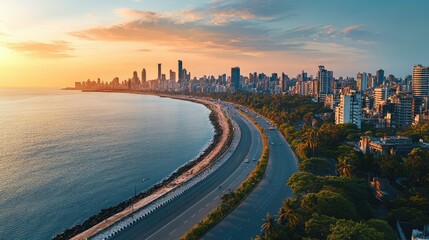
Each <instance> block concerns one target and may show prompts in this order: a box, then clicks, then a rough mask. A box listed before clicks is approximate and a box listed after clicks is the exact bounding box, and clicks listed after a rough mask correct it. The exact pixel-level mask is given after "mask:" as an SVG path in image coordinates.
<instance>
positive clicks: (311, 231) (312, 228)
mask: <svg viewBox="0 0 429 240" xmlns="http://www.w3.org/2000/svg"><path fill="white" fill-rule="evenodd" d="M336 222H337V219H336V218H334V217H328V216H326V215H320V214H313V217H312V218H311V219H310V220H308V221H307V222H306V223H305V233H306V235H307V237H310V238H315V239H326V237H328V235H329V233H330V227H331V226H333V225H335V223H336Z"/></svg>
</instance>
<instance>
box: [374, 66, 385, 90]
mask: <svg viewBox="0 0 429 240" xmlns="http://www.w3.org/2000/svg"><path fill="white" fill-rule="evenodd" d="M375 77H376V79H377V81H376V82H375V84H374V87H378V86H380V85H381V84H383V81H384V70H383V69H378V70H377V72H376V73H375Z"/></svg>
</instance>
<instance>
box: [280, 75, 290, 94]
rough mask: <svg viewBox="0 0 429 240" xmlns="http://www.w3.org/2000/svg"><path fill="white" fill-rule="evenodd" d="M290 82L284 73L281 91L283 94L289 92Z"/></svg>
mask: <svg viewBox="0 0 429 240" xmlns="http://www.w3.org/2000/svg"><path fill="white" fill-rule="evenodd" d="M289 81H290V79H289V76H288V75H286V74H285V73H282V78H281V79H280V89H281V91H282V92H287V89H288V83H289Z"/></svg>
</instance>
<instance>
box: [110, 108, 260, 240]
mask: <svg viewBox="0 0 429 240" xmlns="http://www.w3.org/2000/svg"><path fill="white" fill-rule="evenodd" d="M225 109H227V111H228V112H229V113H230V115H231V116H233V117H234V119H235V121H236V122H237V123H238V125H239V127H240V130H241V138H240V142H239V143H238V146H237V148H236V149H235V150H234V152H233V154H232V155H231V157H230V158H229V159H228V160H227V161H226V162H225V163H224V165H222V166H221V167H220V168H219V169H218V170H216V171H215V172H214V173H212V174H211V175H210V176H209V177H207V178H206V179H205V180H204V181H202V182H201V183H199V184H197V185H196V186H194V187H193V188H192V189H190V190H189V191H187V192H185V193H184V194H183V195H181V196H179V197H177V198H176V199H174V200H173V201H171V202H170V203H169V204H167V205H165V206H163V207H161V208H160V209H158V210H156V211H155V212H153V213H152V214H150V215H149V216H147V217H145V218H144V219H142V220H141V221H139V222H138V223H136V224H135V225H133V226H132V227H130V228H128V229H127V230H125V231H123V232H121V233H120V234H118V235H117V236H115V237H114V239H156V240H159V239H178V238H180V237H181V236H182V235H183V234H185V233H186V232H187V231H189V230H190V229H191V228H192V227H193V226H194V225H195V224H197V223H198V222H200V221H201V220H202V219H203V218H204V217H205V216H206V215H207V214H209V213H210V212H211V211H213V210H214V209H215V208H216V207H217V205H218V204H219V203H220V197H221V196H222V194H224V193H225V192H227V191H230V190H233V189H235V188H237V187H238V186H239V185H240V184H241V183H242V182H243V181H244V180H245V179H246V178H247V177H248V175H249V174H250V172H251V171H252V170H253V169H254V167H255V166H256V161H254V159H255V160H259V158H260V156H261V154H262V147H263V146H262V145H263V144H262V137H261V135H260V133H259V131H258V129H257V128H256V126H254V124H253V123H251V122H250V121H249V120H248V119H246V118H245V117H244V116H242V115H241V114H239V113H238V112H237V111H236V110H235V109H234V108H233V107H232V106H230V105H227V104H225ZM245 159H248V160H249V162H248V163H246V161H245Z"/></svg>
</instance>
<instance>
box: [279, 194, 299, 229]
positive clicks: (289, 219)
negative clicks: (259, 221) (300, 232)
mask: <svg viewBox="0 0 429 240" xmlns="http://www.w3.org/2000/svg"><path fill="white" fill-rule="evenodd" d="M298 208H299V202H298V201H297V200H295V199H291V198H288V199H286V201H284V203H283V207H282V208H280V211H279V217H278V219H277V221H278V223H280V224H283V223H285V222H286V223H287V224H288V225H289V226H290V227H295V226H297V225H298V224H299V222H300V216H299V213H298Z"/></svg>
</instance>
